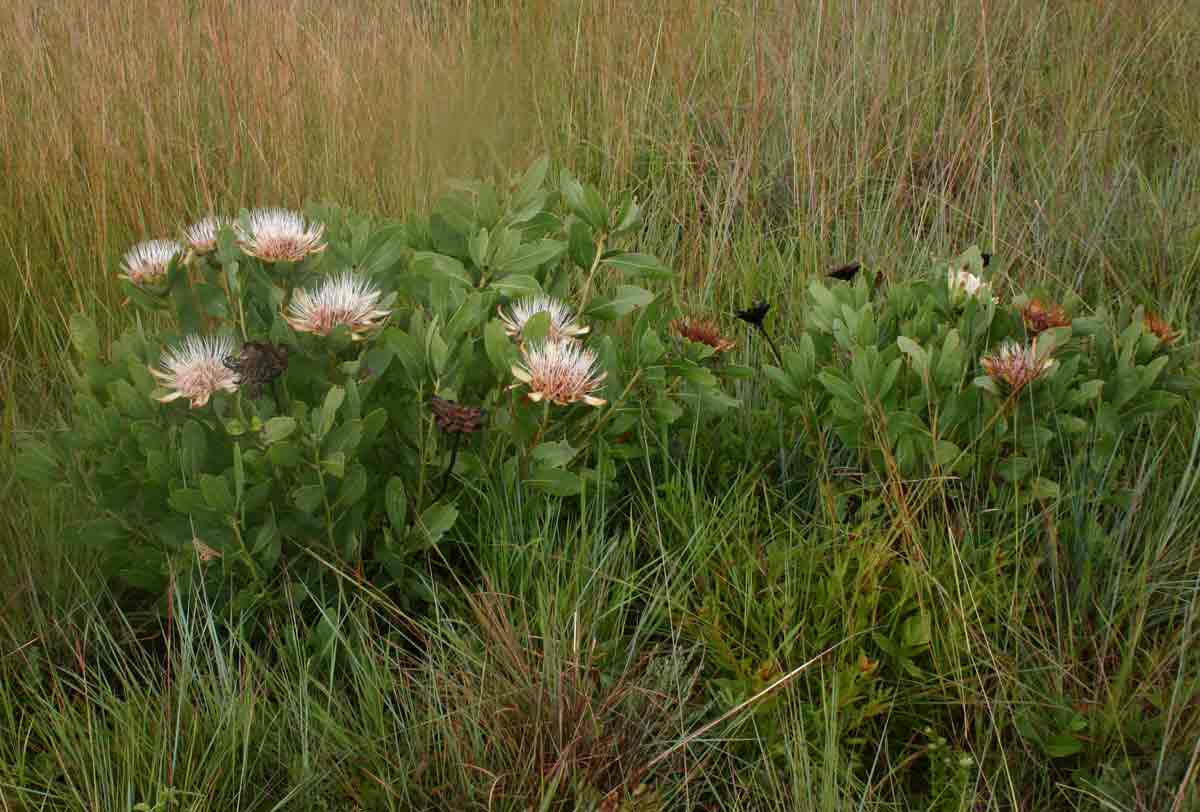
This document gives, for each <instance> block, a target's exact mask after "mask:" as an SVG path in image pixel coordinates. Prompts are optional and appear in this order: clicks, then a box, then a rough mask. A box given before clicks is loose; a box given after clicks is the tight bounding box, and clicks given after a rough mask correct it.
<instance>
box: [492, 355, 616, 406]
mask: <svg viewBox="0 0 1200 812" xmlns="http://www.w3.org/2000/svg"><path fill="white" fill-rule="evenodd" d="M521 360H522V363H520V364H516V365H514V366H513V368H512V374H513V376H514V377H515V378H516V379H517V380H518V381H520V382H521V383H523V384H525V385H526V386H527V387H529V399H530V400H533V401H540V400H543V399H544V400H548V401H550V402H551V403H557V404H558V405H560V406H567V405H569V404H571V403H576V402H579V401H583V402H584V403H586V404H587V405H589V406H603V405H604V404H605V401H604V399H603V398H598V397H596V396H594V395H593V394H592V393H593V392H595V391H596V390H597V389H599V388H600V387H601V386H603V385H604V379H605V378H607V377H608V373H607V372H600V371H599V369H598V368H597V361H596V353H594V352H592V351H591V350H588V349H585V348H584V347H583V345H582V344H580V343H579V342H578V341H570V340H562V341H547V342H545V343H544V344H539V345H538V346H536V347H533V348H530V347H529V346H523V347H522V348H521ZM513 385H514V386H517V385H518V384H513Z"/></svg>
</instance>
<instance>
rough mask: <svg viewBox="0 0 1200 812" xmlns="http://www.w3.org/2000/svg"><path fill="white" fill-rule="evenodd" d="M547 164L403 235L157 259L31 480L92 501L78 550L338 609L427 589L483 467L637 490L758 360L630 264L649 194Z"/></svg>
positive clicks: (325, 229) (201, 582)
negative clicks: (343, 580) (632, 480)
mask: <svg viewBox="0 0 1200 812" xmlns="http://www.w3.org/2000/svg"><path fill="white" fill-rule="evenodd" d="M547 171H548V163H547V161H546V160H544V159H543V160H540V161H538V162H537V163H535V164H534V165H533V166H532V167H531V168H530V169H529V170H528V171H527V172H525V173H524V174H523V175H522V176H521V177H520V178H518V179H517V180H516V181H515V182H514V183H512V184H511V188H508V189H504V190H500V191H498V190H497V189H495V188H493V187H492V186H490V185H487V184H485V183H480V182H469V183H460V184H458V185H456V186H455V188H454V190H453V191H452V192H451V193H450V194H448V195H447V196H446V197H444V198H443V199H441V200H440V201H438V202H437V203H436V205H435V206H434V207H433V211H432V212H431V213H430V214H429V215H428V216H427V217H415V218H412V219H411V220H409V221H407V222H404V223H398V222H381V221H376V220H373V219H371V218H368V217H363V216H359V215H356V214H353V213H350V212H345V211H342V210H340V209H337V208H335V207H323V208H321V207H316V208H312V209H311V210H309V211H308V212H307V213H306V216H302V215H300V214H298V213H294V212H289V211H284V210H278V209H265V210H258V211H254V212H242V213H241V215H240V216H239V217H238V218H237V219H236V220H232V221H231V220H228V219H223V218H220V217H210V218H206V219H205V220H202V221H200V222H199V223H196V224H195V225H193V226H192V227H190V228H188V229H187V230H186V231H185V232H184V235H183V236H184V240H183V241H182V242H179V243H175V242H171V241H166V240H156V241H152V242H148V243H143V244H142V245H140V246H137V247H135V248H134V249H133V250H132V251H130V253H129V254H128V255H127V256H126V258H125V262H124V264H123V268H122V277H123V279H122V285H123V286H124V290H125V293H126V295H127V296H128V298H129V300H130V302H131V303H132V304H134V305H136V306H137V307H138V308H140V309H141V310H143V311H144V312H145V314H146V316H145V317H144V318H142V319H139V323H138V326H137V327H136V328H134V329H131V330H129V331H127V332H126V333H125V334H124V335H122V336H121V337H120V338H118V339H117V340H116V341H114V342H113V343H112V345H111V347H109V348H108V349H107V350H106V349H105V348H104V346H103V345H104V342H103V341H102V340H101V337H100V336H99V335H98V334H97V330H96V328H95V327H94V326H93V325H92V324H91V323H90V322H89V321H88V320H87V319H85V318H83V317H82V316H76V317H75V318H73V319H72V322H71V336H72V341H73V345H74V348H75V351H76V354H77V356H78V366H77V368H76V369H75V370H74V380H75V396H74V410H73V417H72V420H71V423H70V425H69V426H68V427H66V428H65V429H64V430H62V431H59V432H55V433H52V434H51V435H50V436H48V437H45V438H42V439H39V440H31V441H30V442H28V443H26V444H25V447H24V449H23V452H22V454H21V456H20V470H21V473H22V474H23V475H24V476H26V477H28V478H30V479H32V480H36V481H41V482H46V483H56V482H63V481H66V482H69V483H70V485H71V486H72V487H73V488H75V489H76V490H77V491H78V493H80V494H81V495H83V496H84V497H85V498H86V499H87V501H88V502H89V503H90V504H91V505H92V507H93V510H92V511H91V515H88V516H86V517H84V518H83V519H82V520H81V521H80V522H79V524H78V528H77V534H78V542H79V543H80V544H84V545H87V546H88V547H91V548H94V549H95V550H97V551H99V553H100V554H101V561H102V562H103V566H104V568H105V571H106V573H107V574H108V575H109V576H111V577H113V578H116V579H118V580H120V581H122V582H124V583H125V584H127V585H130V586H133V587H135V588H138V589H140V590H143V591H145V592H146V593H149V594H150V595H151V596H157V597H161V596H163V595H164V594H165V593H166V592H167V590H168V587H169V585H172V584H173V585H174V588H177V589H183V590H190V589H197V588H201V587H202V588H203V589H204V590H205V591H206V592H207V593H208V594H209V596H210V598H211V599H212V600H214V602H215V604H216V605H217V606H218V607H225V608H227V609H228V610H229V611H230V612H232V613H233V614H235V615H238V614H241V613H246V612H249V614H248V615H247V616H250V617H252V616H253V611H250V610H256V609H258V608H260V607H263V606H265V605H270V604H272V603H273V602H275V601H277V600H279V599H280V598H279V597H278V596H279V595H280V594H281V593H280V590H279V585H280V584H281V583H282V582H283V579H286V580H287V581H288V582H290V583H292V584H294V585H298V586H299V587H301V589H302V592H301V594H307V595H309V596H312V597H314V598H315V599H316V600H317V602H318V603H323V602H326V601H327V597H326V594H327V593H331V592H332V591H335V590H336V588H337V579H338V578H340V577H350V578H354V579H359V580H364V581H370V582H372V583H374V584H375V585H377V586H380V587H384V588H394V591H395V592H396V594H397V598H398V599H399V600H401V602H404V601H406V600H412V599H415V598H419V597H420V594H421V593H420V589H419V585H418V583H417V580H416V579H415V578H414V577H413V564H414V562H415V561H417V560H418V559H417V557H418V556H419V555H421V554H422V553H423V552H424V551H426V550H427V549H429V548H430V547H431V546H432V545H436V544H438V542H439V541H440V540H442V539H443V538H444V537H445V536H446V534H447V532H448V531H450V530H451V528H452V527H453V525H454V523H455V521H456V518H457V515H458V511H457V509H456V507H455V503H456V500H457V499H458V498H459V496H460V495H461V494H462V493H463V492H464V491H465V490H470V489H471V488H472V481H473V480H475V479H477V478H479V477H496V478H498V479H499V480H500V481H501V482H502V483H503V486H504V487H505V488H509V489H519V490H520V492H521V493H522V494H523V497H522V503H523V504H525V505H526V506H527V507H528V509H530V510H536V509H538V506H539V503H540V501H544V500H548V499H559V498H574V497H581V496H583V497H586V496H587V494H589V493H591V494H596V493H599V492H602V491H608V490H610V489H613V488H618V487H620V477H619V474H620V466H621V464H622V461H623V460H625V459H628V458H631V457H638V456H641V455H642V454H643V453H644V449H646V448H647V447H653V446H656V445H658V444H661V443H667V442H669V441H670V437H669V433H670V430H671V428H672V426H674V425H688V426H689V428H690V427H691V426H694V425H695V420H705V419H709V416H711V415H714V414H716V413H718V412H720V411H722V410H725V409H728V408H730V407H731V406H733V405H735V404H736V401H735V400H734V399H733V398H731V397H730V396H728V395H726V394H724V393H723V391H722V380H723V379H724V378H727V377H729V376H735V375H746V374H747V373H748V370H746V369H744V368H741V367H736V366H733V365H730V364H725V363H723V362H722V361H721V359H720V355H721V353H722V352H723V351H724V350H726V349H728V343H727V342H724V340H723V339H721V337H720V336H719V334H718V333H716V332H715V331H712V330H709V331H705V330H700V331H698V332H697V331H691V332H689V331H688V329H687V327H688V325H687V323H682V326H681V323H680V322H679V321H678V320H675V319H674V315H675V314H673V313H672V312H671V310H670V307H669V306H668V305H667V304H666V302H665V301H664V299H666V300H669V299H670V297H669V296H665V297H664V296H663V295H662V293H663V291H662V290H661V286H662V283H663V282H665V281H668V280H669V279H670V278H671V276H672V274H671V271H670V270H669V269H667V268H666V267H664V266H663V265H662V264H661V263H660V262H659V261H658V260H657V259H655V258H654V257H653V256H650V255H647V254H643V253H638V252H636V251H633V250H627V249H628V248H630V247H632V246H633V245H634V244H635V242H636V237H637V234H638V231H639V228H640V223H641V209H640V207H639V205H638V204H637V202H636V201H635V200H634V199H633V198H632V196H630V195H626V196H624V197H622V198H621V199H620V200H618V201H615V202H611V203H609V202H605V201H603V200H602V199H601V198H600V196H599V194H598V193H597V192H596V190H595V189H594V188H592V187H591V186H587V185H584V184H581V183H580V182H579V181H577V180H576V179H575V178H574V177H572V176H571V174H570V173H568V172H566V171H563V172H562V173H561V174H560V177H559V179H558V183H557V184H556V185H548V184H547V182H546V179H547ZM655 286H658V287H659V288H660V290H658V291H655V290H654V289H653V288H654V287H655ZM673 335H674V337H672V336H673ZM684 336H687V338H685V337H684ZM685 414H690V415H691V416H692V417H693V418H694V419H693V420H688V421H680V418H681V417H683V416H684V415H685Z"/></svg>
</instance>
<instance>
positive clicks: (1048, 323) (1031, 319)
mask: <svg viewBox="0 0 1200 812" xmlns="http://www.w3.org/2000/svg"><path fill="white" fill-rule="evenodd" d="M1021 319H1022V320H1023V321H1024V322H1025V329H1026V330H1028V331H1029V334H1030V335H1032V336H1036V335H1037V334H1038V333H1044V332H1045V331H1047V330H1050V329H1052V328H1055V327H1070V326H1071V317H1070V316H1068V315H1067V311H1065V310H1063V309H1062V308H1061V307H1059V306H1058V305H1056V304H1046V303H1045V302H1043V301H1041V300H1040V299H1031V300H1030V301H1029V304H1027V305H1025V306H1024V307H1022V308H1021Z"/></svg>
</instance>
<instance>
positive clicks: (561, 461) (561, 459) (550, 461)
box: [533, 440, 579, 468]
mask: <svg viewBox="0 0 1200 812" xmlns="http://www.w3.org/2000/svg"><path fill="white" fill-rule="evenodd" d="M578 453H579V450H578V449H575V448H572V447H571V446H570V444H569V443H567V442H566V441H565V440H560V441H557V442H549V443H542V444H541V445H539V446H538V447H537V448H535V449H533V458H534V459H535V460H537V461H538V462H540V463H541V464H542V465H546V466H549V467H550V468H562V467H563V466H564V465H566V464H567V463H569V462H570V461H571V460H573V459H574V458H575V455H576V454H578Z"/></svg>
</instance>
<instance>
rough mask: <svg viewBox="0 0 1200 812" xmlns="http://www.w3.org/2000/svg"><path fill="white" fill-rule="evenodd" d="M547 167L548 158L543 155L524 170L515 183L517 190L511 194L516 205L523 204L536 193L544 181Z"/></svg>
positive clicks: (548, 163)
mask: <svg viewBox="0 0 1200 812" xmlns="http://www.w3.org/2000/svg"><path fill="white" fill-rule="evenodd" d="M549 168H550V158H549V156H546V155H543V156H541V157H540V158H538V159H537V160H536V161H534V162H533V163H532V164H531V165H530V167H529V168H528V169H526V170H525V174H524V175H522V176H521V181H520V183H518V184H517V190H516V192H514V194H513V201H514V203H516V205H518V206H519V205H523V204H525V203H526V202H528V201H529V200H531V199H533V198H534V196H536V195H537V194H538V192H539V191H540V190H541V188H542V184H543V183H545V182H546V171H547V170H548V169H549Z"/></svg>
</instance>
